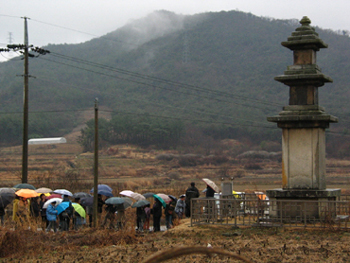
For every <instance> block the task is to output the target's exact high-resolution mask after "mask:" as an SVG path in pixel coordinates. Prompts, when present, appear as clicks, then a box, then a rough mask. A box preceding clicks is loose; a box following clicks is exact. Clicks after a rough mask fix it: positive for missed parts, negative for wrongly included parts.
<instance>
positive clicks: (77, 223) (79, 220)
mask: <svg viewBox="0 0 350 263" xmlns="http://www.w3.org/2000/svg"><path fill="white" fill-rule="evenodd" d="M74 202H75V203H77V204H80V198H79V197H76V198H74ZM83 224H85V223H84V218H83V217H82V216H81V215H80V214H79V213H78V212H77V211H75V209H74V213H73V226H74V230H79V228H80V227H81V226H82V225H83Z"/></svg>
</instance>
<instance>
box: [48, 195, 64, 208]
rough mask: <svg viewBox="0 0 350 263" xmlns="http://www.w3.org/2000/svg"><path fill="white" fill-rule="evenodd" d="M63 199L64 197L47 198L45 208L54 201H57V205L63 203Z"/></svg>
mask: <svg viewBox="0 0 350 263" xmlns="http://www.w3.org/2000/svg"><path fill="white" fill-rule="evenodd" d="M62 201H63V199H62V198H58V197H55V198H51V199H49V200H47V201H46V202H45V203H44V205H43V208H44V209H47V207H48V206H49V204H51V203H53V202H56V205H58V204H60V203H62Z"/></svg>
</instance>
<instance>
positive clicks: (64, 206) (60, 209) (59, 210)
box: [56, 202, 69, 215]
mask: <svg viewBox="0 0 350 263" xmlns="http://www.w3.org/2000/svg"><path fill="white" fill-rule="evenodd" d="M68 207H69V202H62V203H60V204H59V205H58V206H56V210H57V214H58V215H59V214H61V213H62V212H63V211H64V210H66V209H67V208H68Z"/></svg>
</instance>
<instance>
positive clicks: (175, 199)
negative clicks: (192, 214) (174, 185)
mask: <svg viewBox="0 0 350 263" xmlns="http://www.w3.org/2000/svg"><path fill="white" fill-rule="evenodd" d="M168 196H169V197H170V198H171V199H173V200H174V201H175V202H177V198H176V197H175V196H173V195H168Z"/></svg>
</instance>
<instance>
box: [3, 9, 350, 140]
mask: <svg viewBox="0 0 350 263" xmlns="http://www.w3.org/2000/svg"><path fill="white" fill-rule="evenodd" d="M310 19H311V20H312V17H310ZM298 26H299V24H298V22H297V21H295V20H274V19H271V18H262V17H257V16H254V15H252V14H250V13H243V12H238V11H230V12H218V13H204V14H198V15H193V16H184V15H178V14H174V13H171V12H168V11H157V12H154V13H152V14H150V15H148V16H147V17H145V18H142V19H139V20H135V21H132V22H130V23H129V24H127V25H125V26H124V27H121V28H119V29H117V30H115V31H113V32H110V33H109V34H106V35H104V36H102V37H100V38H95V39H92V40H90V41H88V42H85V43H82V44H74V45H68V44H64V45H48V46H46V47H43V48H45V49H47V50H49V51H50V52H51V53H50V54H47V55H45V56H40V57H38V58H31V59H30V64H29V65H30V66H29V67H30V68H29V71H30V75H32V76H35V77H36V78H31V79H30V83H29V90H30V92H29V100H30V103H29V109H30V115H29V118H30V130H29V134H30V136H31V137H35V136H56V135H58V136H61V135H63V134H65V133H67V132H69V131H70V130H71V129H73V128H74V127H75V126H77V125H78V124H81V122H82V121H86V119H82V116H83V114H82V112H84V110H87V109H89V110H90V111H91V114H92V113H93V110H92V107H93V105H94V100H95V98H96V97H97V98H98V99H99V105H100V107H101V110H105V111H108V112H110V113H111V114H112V115H116V114H117V115H126V116H140V115H144V114H148V115H147V116H148V117H153V118H158V119H162V118H163V119H171V118H173V119H176V120H182V121H183V122H184V123H186V124H191V125H195V126H198V127H201V128H202V129H204V130H208V129H209V128H210V130H211V134H212V135H213V136H214V134H216V135H215V136H216V137H218V138H219V137H220V138H224V137H231V138H237V137H241V136H243V137H250V138H252V139H253V140H256V141H259V140H279V137H280V130H279V129H277V128H276V127H275V126H276V125H275V124H272V123H268V122H267V121H266V117H267V116H271V115H275V114H277V113H278V112H279V111H281V109H282V107H283V106H284V105H287V104H288V93H289V89H288V87H287V86H284V85H283V84H281V83H278V82H276V81H274V77H275V76H277V75H281V74H283V72H284V70H286V67H287V66H288V65H291V64H292V63H293V62H292V52H291V51H290V50H288V49H286V48H283V47H282V46H281V45H280V43H281V42H282V41H285V40H286V39H287V37H289V36H290V34H291V33H292V32H293V31H294V30H295V28H296V27H298ZM316 32H318V33H319V35H320V37H321V38H322V39H323V40H324V41H325V42H326V43H327V44H328V45H329V48H328V49H322V50H321V51H320V52H318V61H317V64H318V65H319V66H320V67H321V68H322V72H323V73H324V74H326V75H328V76H330V77H331V78H332V79H333V80H334V83H333V84H326V85H325V86H324V87H321V88H320V90H319V93H320V105H321V106H324V107H325V108H326V111H327V112H328V113H330V114H332V115H335V116H338V117H339V119H340V122H339V124H334V125H333V126H334V128H335V130H337V131H344V130H345V131H347V129H348V126H349V117H348V116H349V113H350V108H349V107H348V103H347V101H348V100H349V91H348V89H347V84H348V83H349V80H350V79H349V78H350V75H349V74H348V72H349V67H350V63H349V59H350V56H349V55H350V54H348V53H349V52H350V51H349V49H348V46H349V44H350V39H349V37H348V36H347V35H341V34H339V33H337V32H333V31H330V30H323V29H320V28H316ZM0 72H1V74H0V83H1V85H0V111H1V115H0V124H1V125H2V126H1V127H2V128H0V129H2V130H1V131H0V132H1V134H8V133H11V135H12V136H11V137H10V138H9V137H6V136H2V139H1V142H3V143H4V142H7V143H8V142H14V143H15V142H18V141H20V140H18V138H19V137H20V135H21V130H20V129H19V128H20V126H21V121H20V119H21V114H20V112H21V111H22V100H23V79H22V78H21V77H16V75H21V74H22V72H23V61H22V60H20V59H19V58H14V59H12V60H10V61H8V62H6V63H1V64H0ZM5 112H7V113H8V114H5ZM333 126H332V127H333ZM208 127H209V128H208ZM18 129H19V131H18V132H14V130H16V131H17V130H18ZM214 131H215V132H214ZM215 136H214V137H215Z"/></svg>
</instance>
